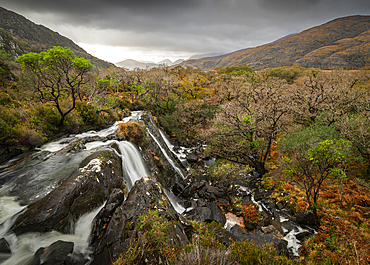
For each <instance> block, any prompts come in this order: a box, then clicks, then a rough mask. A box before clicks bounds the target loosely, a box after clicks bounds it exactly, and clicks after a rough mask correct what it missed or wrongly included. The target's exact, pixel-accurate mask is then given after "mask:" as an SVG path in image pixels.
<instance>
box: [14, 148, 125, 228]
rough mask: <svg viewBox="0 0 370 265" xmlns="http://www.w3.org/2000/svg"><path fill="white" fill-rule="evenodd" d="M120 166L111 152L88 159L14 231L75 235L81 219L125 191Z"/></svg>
mask: <svg viewBox="0 0 370 265" xmlns="http://www.w3.org/2000/svg"><path fill="white" fill-rule="evenodd" d="M121 165H122V163H121V159H120V157H118V156H117V155H116V154H115V152H113V151H112V150H111V149H108V148H105V149H102V150H100V151H98V152H96V153H94V154H92V155H90V156H88V157H87V158H86V159H85V160H83V161H82V162H81V164H80V167H79V169H78V170H76V171H75V172H74V173H73V174H72V175H71V176H69V177H68V178H65V180H64V181H62V182H61V183H60V184H59V187H58V188H56V189H54V190H53V191H52V192H50V193H49V194H48V195H47V196H46V197H44V198H42V199H41V200H39V201H36V202H34V203H32V204H30V205H29V206H28V208H27V210H26V211H25V212H23V213H22V214H21V215H20V216H19V217H18V218H17V220H16V221H15V223H14V225H13V227H12V228H11V231H12V232H14V233H16V234H23V233H26V232H47V231H50V230H57V231H60V232H62V233H72V232H73V227H74V224H75V223H76V221H77V220H78V218H79V217H80V216H81V215H83V214H84V213H86V212H90V211H92V210H93V209H96V208H97V207H99V206H100V205H102V204H103V202H104V201H105V200H106V199H107V198H108V196H109V195H110V194H111V192H112V191H113V190H114V189H115V188H122V179H121V178H122V166H121Z"/></svg>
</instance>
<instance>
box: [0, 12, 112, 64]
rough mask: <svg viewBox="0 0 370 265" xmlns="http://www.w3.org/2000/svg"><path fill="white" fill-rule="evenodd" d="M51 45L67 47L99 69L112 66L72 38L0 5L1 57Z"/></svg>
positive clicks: (34, 50) (42, 48)
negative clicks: (88, 51) (91, 53)
mask: <svg viewBox="0 0 370 265" xmlns="http://www.w3.org/2000/svg"><path fill="white" fill-rule="evenodd" d="M53 46H62V47H67V48H69V49H71V50H72V51H73V52H74V53H75V54H76V55H77V56H80V57H84V58H86V59H88V60H90V61H91V63H92V64H93V65H94V66H95V67H96V68H98V69H101V70H104V69H107V68H109V67H112V66H114V65H113V64H111V63H108V62H106V61H103V60H100V59H98V58H96V57H94V56H92V55H90V54H88V53H87V52H86V51H85V50H84V49H82V48H81V47H79V46H78V45H77V44H76V43H74V42H73V41H72V40H70V39H68V38H66V37H63V36H61V35H60V34H59V33H57V32H54V31H52V30H50V29H48V28H47V27H44V26H42V25H37V24H35V23H33V22H31V21H30V20H28V19H26V18H25V17H23V16H21V15H18V14H17V13H14V12H12V11H9V10H7V9H5V8H2V7H0V53H1V54H0V55H1V56H2V57H7V56H13V57H18V56H19V55H22V54H24V53H28V52H41V51H46V50H48V49H50V48H52V47H53Z"/></svg>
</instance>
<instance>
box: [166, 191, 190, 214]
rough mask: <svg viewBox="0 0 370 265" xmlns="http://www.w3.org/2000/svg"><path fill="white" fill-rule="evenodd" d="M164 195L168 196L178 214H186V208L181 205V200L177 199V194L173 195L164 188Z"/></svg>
mask: <svg viewBox="0 0 370 265" xmlns="http://www.w3.org/2000/svg"><path fill="white" fill-rule="evenodd" d="M163 191H164V194H166V196H167V198H168V199H169V201H170V202H171V204H172V207H173V208H174V209H175V210H176V212H178V213H180V214H182V213H183V212H185V208H184V207H182V206H181V205H180V199H179V198H178V197H176V195H175V194H173V193H172V192H171V191H168V190H167V189H165V188H163Z"/></svg>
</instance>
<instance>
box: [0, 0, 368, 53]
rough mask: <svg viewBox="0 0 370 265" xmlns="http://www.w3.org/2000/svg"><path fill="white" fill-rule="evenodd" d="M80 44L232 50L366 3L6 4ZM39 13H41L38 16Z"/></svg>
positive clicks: (153, 0)
mask: <svg viewBox="0 0 370 265" xmlns="http://www.w3.org/2000/svg"><path fill="white" fill-rule="evenodd" d="M2 6H3V7H5V8H10V9H13V10H14V11H16V12H18V13H21V14H23V15H25V16H28V15H29V16H31V17H37V18H38V20H39V21H41V22H40V23H42V24H44V25H45V26H47V27H51V28H52V29H54V30H55V29H61V28H62V27H64V29H65V31H64V32H63V34H64V35H66V36H67V37H70V38H72V39H73V40H74V41H76V42H87V41H89V42H90V43H91V44H94V43H96V44H105V45H111V46H126V47H143V48H145V47H148V49H150V48H151V47H152V48H156V49H162V50H164V49H167V50H169V51H177V50H183V51H189V52H204V51H208V52H209V51H225V50H226V51H227V50H229V51H232V50H236V49H242V48H247V47H250V46H256V45H260V44H264V43H267V42H270V41H274V40H276V39H278V38H280V37H283V36H284V35H287V34H290V33H297V32H300V31H302V30H304V29H307V28H309V27H312V26H316V25H319V24H322V23H325V22H327V21H329V20H332V19H334V18H337V17H339V16H346V15H351V14H369V13H370V1H368V0H105V1H101V0H99V1H98V0H92V1H91V0H64V1H52V0H33V1H30V0H2ZM37 14H40V15H37Z"/></svg>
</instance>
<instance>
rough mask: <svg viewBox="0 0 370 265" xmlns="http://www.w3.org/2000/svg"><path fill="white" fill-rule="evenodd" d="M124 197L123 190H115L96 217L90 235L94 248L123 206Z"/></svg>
mask: <svg viewBox="0 0 370 265" xmlns="http://www.w3.org/2000/svg"><path fill="white" fill-rule="evenodd" d="M124 197H125V195H124V193H123V191H122V190H121V189H114V190H113V192H112V193H111V195H110V196H109V198H108V200H107V202H106V204H105V206H104V207H103V209H101V210H100V212H99V213H98V214H97V215H96V216H95V218H94V220H93V222H92V223H93V227H92V229H91V235H90V242H91V244H92V245H93V246H94V245H96V244H97V242H98V240H99V239H100V237H101V235H102V233H103V230H104V229H105V227H106V226H107V224H108V223H109V220H110V218H111V217H112V214H113V213H114V211H115V210H116V209H117V207H118V206H120V205H121V203H122V202H123V200H124Z"/></svg>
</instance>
